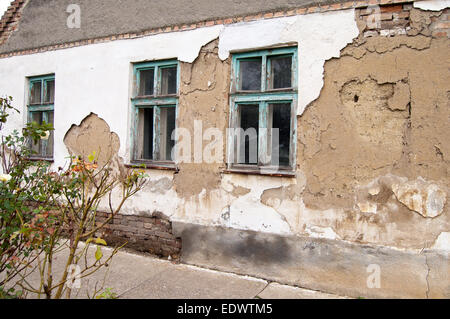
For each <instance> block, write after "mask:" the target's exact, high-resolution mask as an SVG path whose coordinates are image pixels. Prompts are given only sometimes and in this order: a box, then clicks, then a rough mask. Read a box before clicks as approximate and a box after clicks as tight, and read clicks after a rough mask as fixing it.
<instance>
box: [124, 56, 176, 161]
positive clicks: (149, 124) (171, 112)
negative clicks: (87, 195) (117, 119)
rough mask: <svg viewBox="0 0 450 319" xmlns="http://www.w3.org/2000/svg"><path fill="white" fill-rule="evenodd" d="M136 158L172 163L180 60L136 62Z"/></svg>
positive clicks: (133, 102) (134, 94)
mask: <svg viewBox="0 0 450 319" xmlns="http://www.w3.org/2000/svg"><path fill="white" fill-rule="evenodd" d="M133 76H134V85H133V97H132V99H131V104H132V109H133V125H132V126H133V129H132V141H133V142H132V144H133V151H132V152H133V154H132V158H133V162H135V163H157V164H159V165H163V166H164V165H172V164H173V162H174V160H173V159H172V150H173V148H174V146H175V141H174V140H172V133H173V131H174V130H175V126H176V117H177V105H178V85H179V84H178V83H179V71H178V62H177V61H176V60H168V61H167V60H166V61H154V62H145V63H136V64H134V65H133Z"/></svg>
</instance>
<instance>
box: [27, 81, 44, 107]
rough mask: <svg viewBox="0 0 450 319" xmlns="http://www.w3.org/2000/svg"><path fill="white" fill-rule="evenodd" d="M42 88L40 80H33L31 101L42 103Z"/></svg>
mask: <svg viewBox="0 0 450 319" xmlns="http://www.w3.org/2000/svg"><path fill="white" fill-rule="evenodd" d="M41 89H42V84H41V82H40V81H38V82H32V84H31V93H30V103H32V104H39V103H41Z"/></svg>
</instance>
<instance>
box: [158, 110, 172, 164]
mask: <svg viewBox="0 0 450 319" xmlns="http://www.w3.org/2000/svg"><path fill="white" fill-rule="evenodd" d="M160 114H161V115H160V121H161V139H160V158H159V159H160V160H163V161H172V160H173V159H172V148H173V147H174V145H175V141H173V140H172V132H173V131H174V130H175V107H162V108H161V112H160Z"/></svg>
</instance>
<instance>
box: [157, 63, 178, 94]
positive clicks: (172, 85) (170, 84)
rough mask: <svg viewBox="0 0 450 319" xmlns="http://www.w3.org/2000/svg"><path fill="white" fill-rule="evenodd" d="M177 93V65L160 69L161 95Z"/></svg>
mask: <svg viewBox="0 0 450 319" xmlns="http://www.w3.org/2000/svg"><path fill="white" fill-rule="evenodd" d="M176 93H177V67H170V68H162V69H161V95H167V94H176Z"/></svg>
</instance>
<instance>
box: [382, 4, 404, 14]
mask: <svg viewBox="0 0 450 319" xmlns="http://www.w3.org/2000/svg"><path fill="white" fill-rule="evenodd" d="M401 11H403V6H402V5H401V4H396V5H391V6H380V12H382V13H383V12H401Z"/></svg>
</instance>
